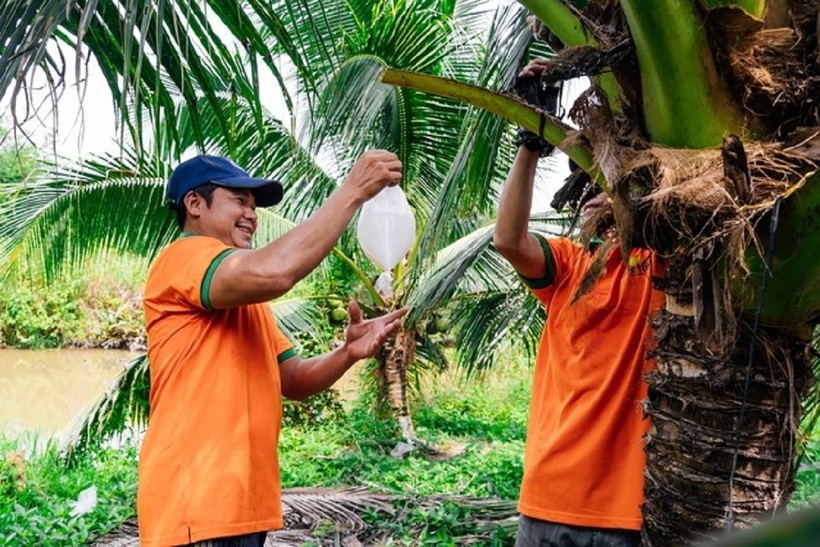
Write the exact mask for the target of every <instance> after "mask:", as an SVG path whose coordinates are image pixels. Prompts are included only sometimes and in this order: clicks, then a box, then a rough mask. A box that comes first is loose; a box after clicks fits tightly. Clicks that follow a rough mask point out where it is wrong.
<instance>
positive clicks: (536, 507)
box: [493, 61, 663, 547]
mask: <svg viewBox="0 0 820 547" xmlns="http://www.w3.org/2000/svg"><path fill="white" fill-rule="evenodd" d="M542 69H543V64H541V63H540V62H539V61H534V62H533V63H531V64H530V65H528V66H527V67H526V68H525V69H524V70H523V71H522V72H521V74H520V75H519V77H521V78H527V77H533V76H535V75H537V74H538V73H539V72H540V71H541V70H542ZM519 140H520V142H521V143H522V145H523V146H520V147H519V150H518V153H517V155H516V158H515V161H514V163H513V166H512V168H511V171H510V174H509V177H508V179H507V183H506V185H505V187H504V190H503V192H502V194H501V200H500V203H499V208H498V218H497V223H496V231H495V236H494V240H493V241H494V244H495V247H496V248H497V249H498V251H499V252H500V253H501V254H502V255H503V256H504V257H505V258H506V259H507V260H508V261H509V262H510V264H512V266H513V267H514V268H515V269H516V271H517V272H518V274H519V275H520V276H521V278H522V280H523V281H524V283H525V284H526V285H527V286H528V287H529V289H530V290H531V291H532V293H533V295H535V297H536V298H537V299H538V300H539V301H540V302H541V303H542V304H543V305H544V307H545V309H546V312H547V321H546V323H545V325H544V330H543V334H542V337H541V342H540V346H539V349H538V354H537V357H536V362H535V370H534V378H533V389H532V402H531V405H530V417H529V423H528V428H527V443H526V449H525V456H524V477H523V481H522V486H521V494H520V496H519V503H518V510H519V512H520V513H521V517H520V521H519V528H518V535H517V538H516V545H517V546H520V547H531V546H537V547H541V546H553V545H554V546H558V545H561V546H572V545H590V546H591V545H607V546H636V545H638V544H639V543H640V528H641V509H640V506H641V504H642V503H643V468H644V464H645V457H644V453H643V447H642V437H643V435H644V434H645V433H646V431H647V428H648V423H647V421H646V420H645V419H644V418H643V413H642V410H641V406H640V405H641V402H642V401H643V400H644V399H645V398H646V389H647V388H646V383H645V381H644V374H645V373H646V371H647V367H648V363H647V360H646V357H645V356H646V351H647V347H646V345H647V343H648V342H649V340H650V329H649V326H648V317H649V316H650V315H651V314H652V313H653V312H654V311H655V310H657V309H659V307H660V305H661V304H662V302H663V294H662V293H660V292H658V291H655V290H653V288H652V277H653V275H657V273H658V272H657V268H656V264H655V260H654V257H653V255H652V253H651V252H650V251H648V250H643V249H633V250H632V251H631V253H630V256H629V257H628V260H626V261H625V260H624V258H623V257H622V256H621V252H620V249H619V246H618V245H617V244H613V241H611V240H610V241H609V242H607V241H604V243H602V244H600V245H599V246H598V247H597V249H594V250H591V249H590V248H587V247H584V246H582V245H579V244H577V243H574V242H572V241H570V240H568V239H566V238H553V239H549V240H547V239H545V238H544V237H542V236H540V235H536V234H533V233H531V232H529V229H528V224H529V220H528V219H529V213H530V209H531V207H532V193H533V182H534V179H535V170H536V166H537V164H538V159H539V156H540V152H541V151H542V150H543V149H544V148H545V143H543V141H540V142H539V139H538V137H537V136H535V135H533V134H529V135H521V137H520V139H519ZM547 150H549V148H547ZM605 204H606V195H605V194H603V193H601V194H599V195H598V196H596V197H595V198H592V199H591V200H589V201H587V202H586V204H585V205H584V206H583V208H582V217H583V218H584V220H583V221H582V227H581V230H582V232H587V233H588V232H589V231H590V230H591V229H592V226H591V225H590V221H589V219H590V218H592V217H593V216H596V217H597V215H593V213H595V212H596V210H598V209H600V208H601V207H604V206H605ZM596 235H598V236H602V237H605V238H606V237H610V238H611V237H612V235H611V233H610V234H609V236H608V235H607V231H606V230H599V231H598V233H597V234H596ZM601 253H603V256H599V254H601ZM593 263H595V267H597V268H601V271H600V274H599V275H598V276H597V277H596V278H595V281H594V283H592V285H591V286H589V287H588V288H584V289H580V287H581V286H582V282H586V281H587V280H586V279H585V278H586V277H587V274H588V273H589V272H590V269H591V268H593ZM601 265H602V266H601ZM584 286H585V287H586V283H585V284H584Z"/></svg>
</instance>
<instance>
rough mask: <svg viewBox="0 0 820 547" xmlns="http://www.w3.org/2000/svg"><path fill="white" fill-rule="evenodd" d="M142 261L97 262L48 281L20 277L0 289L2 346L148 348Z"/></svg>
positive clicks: (35, 347)
mask: <svg viewBox="0 0 820 547" xmlns="http://www.w3.org/2000/svg"><path fill="white" fill-rule="evenodd" d="M144 279H145V264H144V261H140V260H137V259H130V258H128V257H112V256H108V257H105V258H99V259H97V260H95V261H94V262H93V263H91V264H90V265H89V266H88V267H87V268H85V269H84V271H83V272H82V273H81V274H77V275H76V276H71V275H65V276H62V277H60V278H58V279H56V280H54V281H51V282H48V283H46V282H45V281H44V280H43V279H42V278H37V277H30V276H28V275H27V274H26V273H18V274H15V275H13V276H12V277H11V278H10V279H8V280H6V282H4V284H3V291H0V347H4V346H5V347H14V348H20V349H49V348H66V347H83V348H90V347H103V348H111V349H114V348H118V349H132V350H135V349H144V347H145V334H144V330H145V327H144V318H143V314H142V300H141V298H142V295H141V292H140V287H141V283H142V281H143V280H144Z"/></svg>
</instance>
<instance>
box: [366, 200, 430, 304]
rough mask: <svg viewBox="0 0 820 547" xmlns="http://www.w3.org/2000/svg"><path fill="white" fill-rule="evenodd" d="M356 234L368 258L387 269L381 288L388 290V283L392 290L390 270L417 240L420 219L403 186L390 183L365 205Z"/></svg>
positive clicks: (382, 268) (381, 277)
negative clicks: (417, 224)
mask: <svg viewBox="0 0 820 547" xmlns="http://www.w3.org/2000/svg"><path fill="white" fill-rule="evenodd" d="M356 237H357V238H358V240H359V245H361V247H362V250H363V251H364V254H365V255H367V258H369V259H370V260H372V261H373V264H375V265H376V266H378V267H379V268H380V269H381V270H382V271H383V272H384V273H383V274H382V275H381V276H380V277H379V280H377V285H379V288H378V289H377V290H379V292H382V293H384V292H385V290H386V289H385V286H386V285H387V286H388V287H389V288H390V290H391V291H392V277H391V275H390V271H391V270H392V269H393V268H395V267H396V264H398V263H399V261H400V260H401V259H402V258H404V256H405V255H406V254H407V253H408V252H409V251H410V249H411V248H413V243H414V242H415V240H416V218H415V217H414V216H413V210H412V209H411V208H410V204H409V203H407V197H405V195H404V192H403V191H402V189H401V188H399V187H398V186H388V187H387V188H385V189H383V190H382V191H381V192H379V193H378V194H376V195H375V196H374V197H373V198H371V199H370V200H369V201H367V202H366V203H365V204H364V205H363V206H362V210H361V212H360V213H359V221H358V223H357V225H356ZM382 289H385V290H382Z"/></svg>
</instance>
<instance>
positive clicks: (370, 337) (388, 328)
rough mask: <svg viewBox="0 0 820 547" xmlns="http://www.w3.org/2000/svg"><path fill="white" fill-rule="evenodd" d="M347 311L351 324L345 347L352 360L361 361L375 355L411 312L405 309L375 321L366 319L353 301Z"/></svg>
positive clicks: (377, 318)
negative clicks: (404, 317)
mask: <svg viewBox="0 0 820 547" xmlns="http://www.w3.org/2000/svg"><path fill="white" fill-rule="evenodd" d="M347 311H348V317H349V318H350V322H349V324H348V326H347V332H346V333H345V346H346V348H347V353H348V355H349V356H350V358H351V359H354V360H359V359H364V358H366V357H372V356H373V355H375V354H376V352H378V351H379V348H381V346H382V344H383V343H384V341H385V340H386V339H387V336H388V335H389V334H390V333H391V332H393V331H394V330H396V328H397V327H398V326H399V322H400V321H401V318H402V317H403V316H404V315H405V314H406V313H407V312H408V311H409V310H408V308H406V307H405V308H400V309H398V310H395V311H392V312H390V313H388V314H385V315H382V316H380V317H376V318H374V319H364V318H363V317H362V310H361V308H360V307H359V304H357V303H356V301H355V300H352V299H351V300H350V302H348V304H347Z"/></svg>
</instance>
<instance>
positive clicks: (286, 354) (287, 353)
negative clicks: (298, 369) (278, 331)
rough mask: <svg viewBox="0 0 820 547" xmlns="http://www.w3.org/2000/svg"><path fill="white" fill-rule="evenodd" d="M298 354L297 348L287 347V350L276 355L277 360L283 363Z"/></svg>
mask: <svg viewBox="0 0 820 547" xmlns="http://www.w3.org/2000/svg"><path fill="white" fill-rule="evenodd" d="M297 355H298V353H297V352H296V349H295V348H290V349H286V350H285V351H283V352H282V353H280V354H279V355H277V356H276V362H277V363H279V364H280V365H281V364H282V363H284V362H285V361H287V360H288V359H290V358H291V357H296V356H297Z"/></svg>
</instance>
